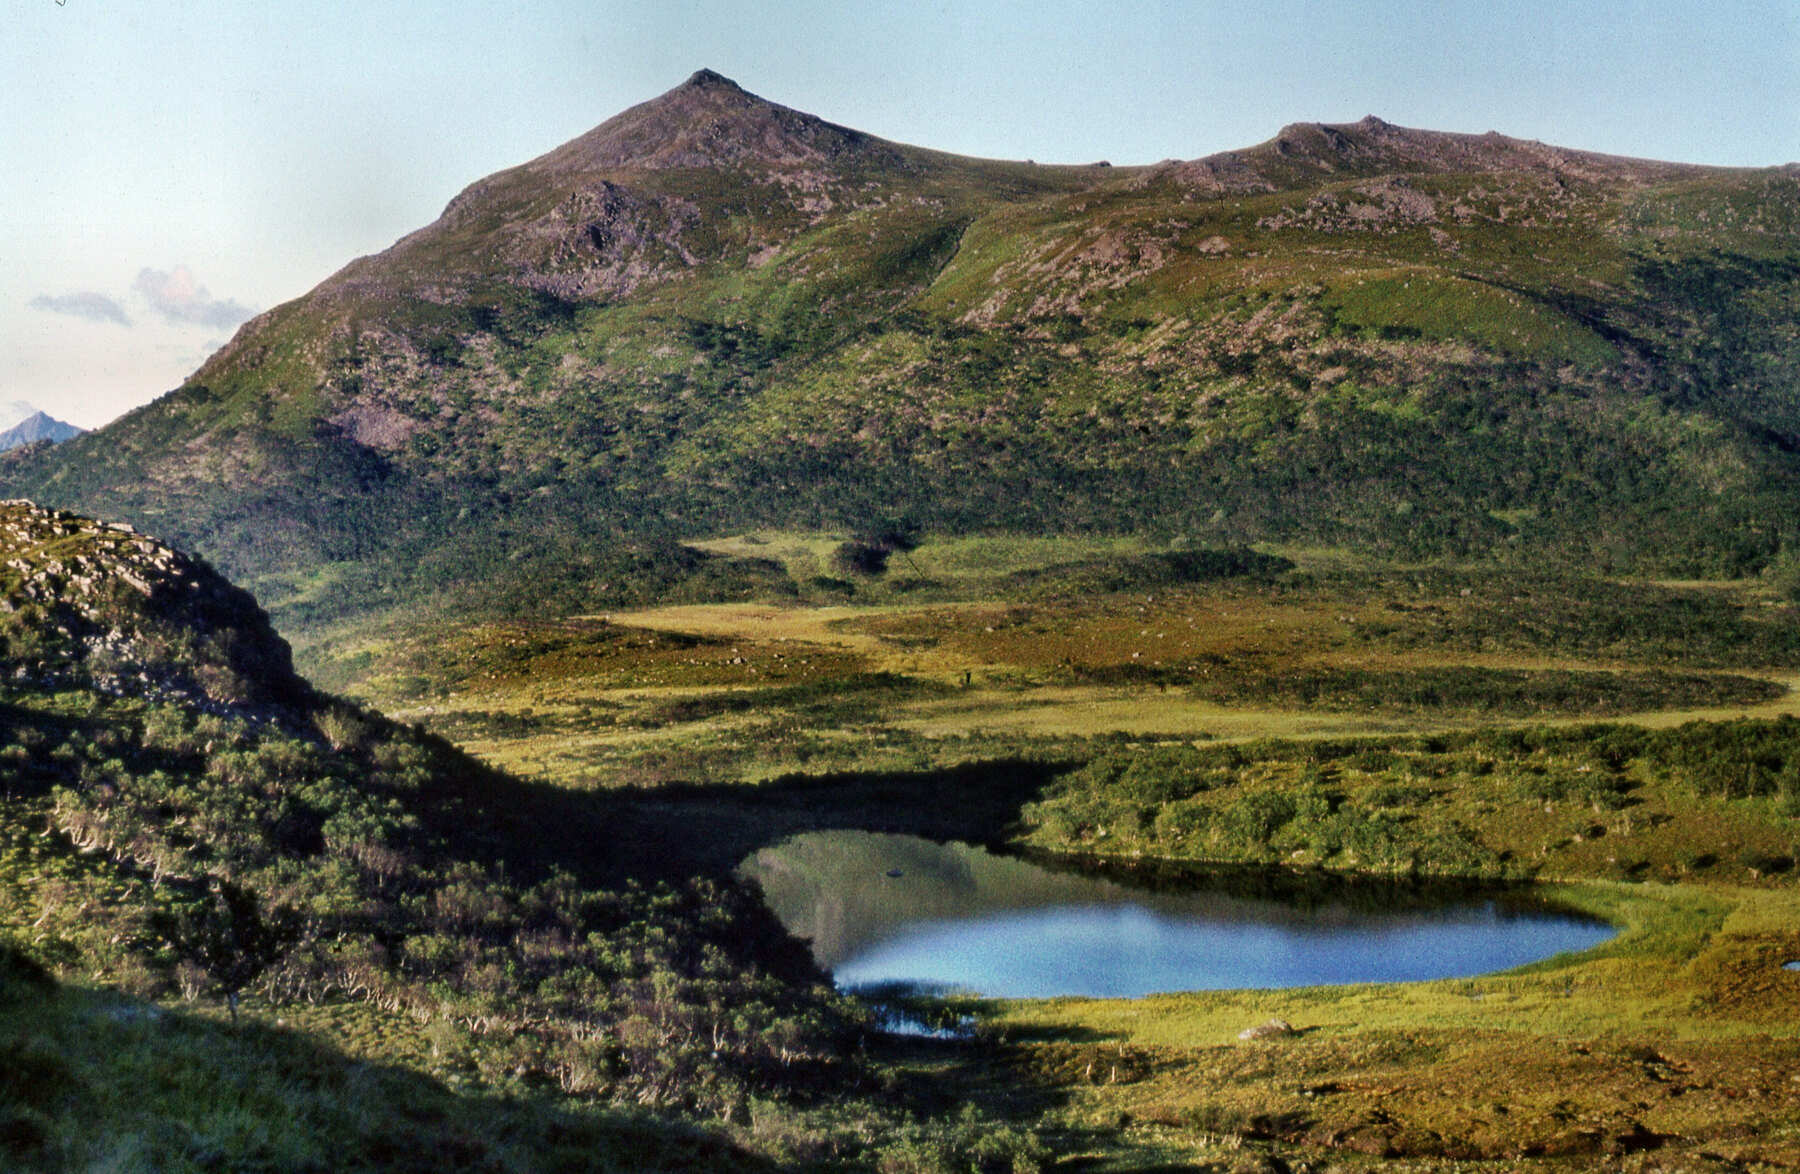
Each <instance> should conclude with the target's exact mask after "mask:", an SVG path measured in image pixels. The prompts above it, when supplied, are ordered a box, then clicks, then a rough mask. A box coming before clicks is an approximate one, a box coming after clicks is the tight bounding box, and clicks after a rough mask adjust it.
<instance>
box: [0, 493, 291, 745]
mask: <svg viewBox="0 0 1800 1174" xmlns="http://www.w3.org/2000/svg"><path fill="white" fill-rule="evenodd" d="M0 681H5V682H7V683H10V684H13V685H27V686H36V687H51V688H54V687H67V686H79V687H83V688H91V689H94V690H96V691H99V692H103V693H108V694H112V695H116V696H143V697H152V698H163V699H173V700H179V701H182V702H184V703H187V704H191V705H197V706H200V707H202V708H205V709H208V710H211V711H215V712H219V711H226V710H230V711H233V712H238V713H256V712H262V711H269V710H273V709H282V708H287V707H292V706H295V705H298V704H300V703H302V702H303V701H304V700H305V699H306V698H307V697H308V696H309V693H310V691H309V689H308V688H307V686H306V684H305V682H304V681H302V680H301V679H300V678H299V677H298V676H297V675H296V674H295V673H294V667H293V658H292V654H291V653H290V651H289V649H288V646H287V644H286V642H285V641H283V640H282V639H281V638H280V637H279V636H277V635H276V634H275V631H274V629H273V628H272V627H270V625H269V620H268V617H267V616H266V615H264V614H263V611H262V609H261V608H260V607H258V606H257V604H256V600H255V599H254V598H252V597H251V596H250V594H249V593H248V592H246V591H243V590H241V589H240V588H237V587H234V586H233V585H232V584H231V583H229V582H227V581H226V580H225V579H224V578H222V577H221V576H220V575H218V574H217V573H216V572H215V571H213V570H212V568H210V567H208V566H207V565H206V564H205V563H203V562H201V561H199V560H198V559H194V558H190V557H188V556H187V555H185V554H182V553H181V552H180V551H177V550H174V549H173V548H171V547H169V546H166V545H164V544H163V543H161V542H158V541H156V540H155V539H153V538H150V537H148V536H146V535H144V534H140V533H138V532H137V531H136V530H134V529H133V528H131V527H130V526H124V525H116V524H109V523H106V522H98V521H95V520H93V519H91V518H84V517H81V516H80V515H77V514H72V513H68V512H65V511H62V510H49V509H43V508H40V507H38V506H36V505H34V504H32V503H31V502H29V501H5V502H0Z"/></svg>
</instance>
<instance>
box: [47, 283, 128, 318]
mask: <svg viewBox="0 0 1800 1174" xmlns="http://www.w3.org/2000/svg"><path fill="white" fill-rule="evenodd" d="M28 304H29V305H30V306H31V308H32V309H34V310H45V311H48V312H49V313H52V314H67V315H69V316H70V317H73V318H85V319H87V320H88V321H89V322H116V323H118V324H119V325H120V326H130V325H131V319H130V318H128V317H126V316H125V307H123V306H121V305H119V303H117V302H115V301H113V300H112V299H111V298H109V297H107V296H106V295H105V294H103V293H95V292H94V291H92V290H82V291H80V292H79V293H72V294H39V295H38V296H37V297H35V298H32V299H31V301H30V303H28Z"/></svg>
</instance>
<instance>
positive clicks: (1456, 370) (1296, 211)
mask: <svg viewBox="0 0 1800 1174" xmlns="http://www.w3.org/2000/svg"><path fill="white" fill-rule="evenodd" d="M1797 329H1800V173H1796V172H1795V171H1794V170H1793V169H1791V168H1781V167H1772V168H1766V169H1760V170H1757V169H1738V170H1732V169H1719V168H1704V167H1696V166H1689V165H1684V164H1679V163H1660V162H1654V161H1645V160H1634V159H1625V158H1619V157H1615V156H1608V155H1603V154H1598V153H1594V152H1589V151H1582V150H1575V149H1572V148H1566V147H1559V146H1553V145H1547V144H1543V143H1536V142H1531V141H1527V140H1523V139H1517V138H1511V137H1508V136H1505V135H1501V134H1495V133H1487V134H1458V133H1448V132H1439V131H1430V130H1421V129H1416V128H1408V127H1400V126H1395V125H1392V124H1390V123H1387V122H1385V121H1382V120H1381V119H1379V118H1374V117H1370V118H1365V119H1363V120H1361V121H1359V122H1355V123H1343V124H1324V123H1305V122H1301V123H1294V124H1291V125H1289V126H1287V127H1284V128H1283V129H1281V130H1280V131H1279V132H1278V133H1277V134H1276V135H1275V137H1273V138H1272V139H1270V140H1269V141H1267V142H1265V143H1262V144H1258V145H1255V146H1250V147H1246V148H1244V149H1242V150H1239V151H1234V152H1227V153H1224V154H1218V155H1211V156H1207V157H1204V158H1198V159H1193V160H1188V161H1171V162H1168V163H1164V164H1159V165H1155V166H1148V167H1109V166H1102V165H1093V166H1069V167H1050V166H1039V165H1035V164H1032V163H1029V162H1002V161H995V160H981V159H969V158H961V157H957V156H953V155H947V154H943V153H940V152H935V151H931V150H927V149H924V148H920V147H915V146H907V145H904V144H898V143H892V142H888V141H885V140H882V139H880V138H877V137H875V136H873V135H869V134H866V133H863V132H860V131H856V130H853V129H851V128H847V127H843V126H840V125H837V124H835V123H831V122H828V121H826V120H825V119H822V118H819V117H816V116H814V115H811V114H807V113H804V112H801V111H796V110H793V109H791V108H789V107H785V106H782V105H780V104H778V103H774V102H770V101H767V100H766V99H763V98H760V97H757V96H756V95H754V94H752V93H750V92H748V91H746V90H745V89H743V88H742V87H740V86H738V85H737V84H736V83H734V82H732V81H730V80H729V79H726V78H723V77H721V76H719V75H717V74H714V73H711V72H709V71H701V72H700V73H697V74H695V75H694V76H693V77H692V78H690V79H689V80H688V81H686V82H685V83H683V84H682V85H680V86H678V87H676V88H675V89H673V90H671V91H669V92H668V93H666V94H664V95H662V96H660V97H658V98H655V99H653V100H651V101H649V102H646V103H643V104H641V105H639V106H636V107H633V108H632V109H630V110H627V111H625V112H623V113H621V114H619V115H617V116H615V117H613V118H611V119H608V120H607V121H605V122H603V123H601V124H600V125H599V126H597V127H596V128H595V129H594V130H592V131H590V132H589V133H587V134H585V135H583V136H581V137H579V138H577V139H575V140H573V141H571V142H570V143H568V144H565V145H564V146H562V147H559V148H557V149H556V150H553V151H551V152H549V153H548V154H546V155H544V156H542V157H540V158H538V159H535V160H531V161H528V162H526V163H523V164H521V165H519V166H517V167H514V168H511V169H509V170H506V171H502V172H499V173H497V174H495V175H492V176H489V177H487V178H485V179H482V180H479V181H478V182H476V183H474V184H472V185H470V186H469V187H468V188H467V189H466V190H465V191H463V192H462V193H461V194H460V195H458V196H457V197H456V198H455V199H454V200H452V201H451V202H450V204H449V206H448V207H447V208H446V209H445V210H444V213H443V215H442V216H440V217H439V218H438V219H437V220H436V221H435V222H434V223H432V224H430V225H427V226H425V227H423V228H421V229H420V230H418V231H417V232H414V233H412V234H410V235H408V236H406V237H404V238H403V239H401V240H400V241H398V242H396V243H395V244H394V245H393V246H392V247H391V248H389V249H387V250H386V251H384V252H382V253H380V254H377V255H374V256H370V257H364V258H360V259H358V260H355V261H353V262H351V263H350V264H348V265H347V266H345V268H344V269H343V270H341V271H340V272H339V273H337V274H335V275H334V276H332V277H331V278H330V279H328V280H327V281H325V282H324V283H322V284H321V285H320V286H319V287H318V288H317V289H315V290H313V291H312V292H311V293H309V294H307V295H306V296H305V297H302V298H299V299H296V300H295V301H292V302H289V303H287V304H285V305H282V306H278V307H276V308H275V309H273V310H270V311H269V312H268V313H266V314H264V315H262V316H261V317H259V318H257V319H255V320H254V321H252V322H250V323H247V324H246V325H245V326H244V327H243V328H242V329H241V330H240V331H239V333H238V335H237V336H236V337H235V338H234V339H233V340H232V341H231V342H230V343H229V344H228V345H227V346H226V347H225V348H223V349H222V350H220V351H219V352H218V353H217V354H215V355H214V356H213V357H212V358H211V359H209V360H208V361H207V363H206V364H205V365H204V366H203V367H202V368H201V369H200V370H199V371H198V372H196V373H195V374H194V376H193V377H192V378H191V379H190V380H188V381H187V383H185V384H184V385H183V386H182V387H181V388H179V389H177V390H175V391H174V392H172V393H171V394H169V395H167V396H165V397H164V398H162V399H161V400H159V401H157V402H156V403H154V404H152V405H150V406H148V407H146V408H144V409H141V410H139V411H137V412H134V413H132V414H131V415H129V416H127V417H125V418H124V419H122V420H119V421H117V422H115V423H114V424H112V425H110V426H108V427H107V428H105V429H102V430H100V431H99V432H98V433H95V434H89V435H86V436H82V437H78V438H76V439H74V440H71V441H68V442H67V443H65V444H62V445H58V446H56V447H55V448H52V449H39V450H32V451H28V452H25V453H23V454H22V455H16V456H14V457H12V458H11V459H5V458H0V486H3V487H5V488H6V489H7V490H8V491H9V492H11V493H14V494H17V495H22V496H30V497H32V498H34V499H36V500H40V501H46V502H52V503H55V504H57V505H60V506H65V507H69V508H79V509H81V510H82V511H84V512H88V513H94V514H99V515H102V516H107V517H118V518H123V519H127V520H130V521H133V522H135V523H136V524H139V525H140V526H142V527H143V528H145V529H146V530H151V531H154V532H156V533H158V534H161V535H163V536H165V537H167V538H169V539H170V540H171V541H173V542H175V543H176V544H177V545H179V546H181V547H183V548H184V549H191V550H196V551H199V552H201V553H202V554H204V555H206V556H207V557H208V558H211V559H214V560H216V561H217V562H218V563H219V565H220V566H221V567H223V568H224V569H225V570H226V571H227V572H228V573H229V574H231V575H232V576H233V577H234V578H236V579H238V580H239V581H253V582H255V583H257V585H258V590H263V591H271V592H273V593H274V594H273V595H272V596H271V602H272V604H273V605H275V606H278V607H280V606H284V603H283V598H284V592H290V589H289V588H288V587H284V586H283V585H284V584H288V585H293V586H292V588H291V593H288V594H286V596H285V597H286V598H287V599H290V600H293V601H295V605H296V606H301V603H300V601H302V600H304V601H305V602H304V606H305V607H307V608H311V609H314V610H316V609H318V608H319V607H320V606H322V604H321V603H320V599H321V598H322V597H321V596H320V595H319V593H318V592H317V591H311V592H309V591H307V590H303V589H301V588H300V587H299V585H300V584H307V583H311V584H316V583H317V582H318V581H319V579H318V576H320V575H321V574H328V575H329V576H330V577H331V582H332V584H333V590H332V592H331V593H330V594H329V597H328V598H329V600H330V601H331V606H334V607H339V608H344V609H351V610H355V609H361V608H367V607H379V606H387V605H392V604H395V603H406V602H408V601H413V600H417V599H419V598H421V597H422V596H425V595H428V594H433V593H439V592H444V591H451V592H456V591H467V590H469V589H470V587H471V585H480V586H482V587H484V588H491V590H490V591H489V595H488V598H490V599H491V600H505V601H510V602H509V604H508V605H511V604H513V603H516V601H518V600H520V599H528V600H529V599H544V598H555V599H557V600H559V601H560V602H561V603H562V604H566V605H568V606H572V607H585V606H599V605H609V604H610V603H611V602H615V601H619V600H622V599H626V598H629V597H631V593H633V592H637V593H639V594H642V593H643V592H644V591H647V590H648V591H655V592H661V591H664V590H674V589H677V588H678V587H679V586H680V584H682V583H687V582H691V581H692V580H693V577H694V576H695V575H702V576H704V575H710V574H713V573H714V570H716V568H709V567H707V566H704V565H702V564H703V563H704V560H698V561H697V560H695V558H694V557H693V556H692V554H691V552H689V553H683V551H682V548H681V547H680V545H679V541H680V540H681V539H684V538H689V537H693V536H696V535H708V534H711V535H717V534H720V533H728V532H731V531H733V530H736V529H741V528H747V527H753V526H781V527H806V528H836V529H850V530H855V529H858V528H860V527H864V526H867V525H870V524H874V523H877V522H879V521H880V520H881V519H884V518H893V517H897V516H901V515H904V516H905V517H907V518H910V519H911V520H912V521H913V522H914V523H916V524H917V525H919V526H922V527H924V528H925V529H928V530H933V531H937V532H940V533H956V532H965V531H972V530H981V531H992V530H996V529H998V530H1005V531H1013V532H1034V533H1067V532H1073V531H1087V532H1093V531H1110V532H1123V531H1130V532H1145V533H1154V534H1158V535H1163V536H1174V535H1183V536H1187V537H1190V538H1191V539H1193V540H1195V541H1197V542H1200V543H1202V544H1220V543H1245V542H1251V543H1254V542H1283V543H1306V544H1328V545H1332V546H1337V547H1345V548H1351V549H1356V550H1361V551H1365V552H1369V553H1372V554H1376V555H1378V556H1382V557H1390V556H1398V557H1405V558H1409V559H1413V558H1438V557H1446V556H1450V557H1456V558H1471V557H1473V558H1502V559H1507V560H1536V559H1545V558H1549V559H1555V560H1568V559H1571V558H1573V559H1582V560H1587V561H1590V562H1593V563H1595V564H1598V565H1600V566H1603V567H1608V568H1613V569H1616V570H1618V571H1621V572H1627V571H1629V572H1633V573H1658V574H1676V575H1681V576H1705V575H1727V576H1736V575H1744V574H1750V573H1755V572H1757V571H1758V570H1760V569H1761V568H1763V567H1766V566H1768V565H1770V564H1771V563H1772V562H1774V561H1776V560H1777V559H1779V558H1782V557H1785V556H1786V554H1791V553H1792V550H1791V549H1790V548H1792V549H1800V533H1797V532H1795V530H1794V526H1793V523H1792V521H1791V519H1792V518H1794V517H1795V516H1800V393H1796V391H1795V389H1796V388H1797V387H1800V348H1796V347H1795V346H1794V343H1793V340H1794V338H1795V332H1796V330H1797ZM715 577H716V576H715ZM646 585H651V586H646ZM693 590H695V591H696V592H698V591H699V590H700V588H693Z"/></svg>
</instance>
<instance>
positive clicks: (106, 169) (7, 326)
mask: <svg viewBox="0 0 1800 1174" xmlns="http://www.w3.org/2000/svg"><path fill="white" fill-rule="evenodd" d="M0 11H4V13H5V17H4V25H3V26H0V86H3V90H0V92H3V93H4V94H5V95H6V98H5V114H4V116H3V117H0V208H3V209H4V212H5V215H4V216H3V217H0V258H4V262H3V265H0V402H6V401H11V400H15V399H26V400H30V401H31V402H33V403H35V404H36V405H38V406H39V407H42V408H44V409H46V410H48V411H50V412H51V413H52V414H53V415H56V416H60V417H62V418H65V419H68V420H71V421H73V422H75V423H78V424H83V425H95V424H99V423H102V422H104V421H105V420H107V419H109V418H111V417H112V416H114V415H116V414H117V413H119V412H121V411H123V410H125V409H127V408H129V407H131V406H133V405H135V404H138V403H142V402H145V401H147V400H149V399H150V398H152V397H154V396H155V395H157V394H160V393H161V392H163V391H166V390H167V389H169V388H171V387H174V386H175V385H176V384H178V383H179V382H180V381H181V379H182V378H183V377H184V376H185V375H186V374H187V373H188V372H190V371H191V370H192V369H193V368H194V367H195V366H197V365H198V364H199V362H200V361H201V360H202V359H203V358H204V357H205V355H206V354H207V353H208V352H209V351H210V349H212V348H213V347H215V346H217V345H218V344H219V343H220V342H222V341H223V340H224V339H225V338H226V337H228V336H229V334H230V331H231V329H232V325H233V323H234V322H235V321H236V319H237V318H238V317H240V316H241V315H242V314H244V313H246V312H248V311H249V310H253V309H254V310H260V309H264V308H267V307H268V306H270V305H273V304H275V303H277V302H280V301H284V300H286V299H288V298H292V297H295V296H298V295H299V294H301V293H304V292H305V291H306V290H307V289H309V288H310V287H311V286H313V285H314V284H315V283H317V282H318V281H319V280H321V279H322V278H324V277H325V276H327V275H328V274H330V273H331V272H332V271H333V270H335V269H337V268H338V267H339V266H340V265H342V264H343V263H344V262H345V261H347V260H349V259H350V258H352V257H354V256H357V255H360V254H363V253H369V252H373V251H376V250H379V249H381V248H385V247H386V246H387V245H388V244H390V243H391V242H392V241H393V240H394V239H395V238H397V237H399V236H401V235H402V234H404V233H406V232H408V231H410V230H412V229H414V228H417V227H419V226H420V225H422V224H425V223H427V222H428V221H430V220H431V219H433V218H434V217H435V216H436V215H437V214H438V212H439V211H440V210H441V209H442V207H443V205H444V203H445V202H446V201H447V200H448V199H449V198H450V197H451V196H453V195H454V194H455V193H456V192H457V191H458V190H460V189H461V188H462V187H463V186H464V185H465V184H467V183H469V182H470V181H472V180H474V179H477V178H479V177H480V176H482V175H485V174H487V173H489V172H492V171H495V170H497V169H499V168H501V167H505V166H509V165H511V164H514V163H518V162H521V161H523V160H525V159H528V158H530V157H532V156H534V155H537V154H540V153H542V152H543V151H546V150H548V149H549V148H551V147H553V146H555V145H557V144H558V143H561V142H563V141H565V140H567V139H569V138H571V137H573V136H575V135H577V134H579V133H581V132H582V131H584V130H586V129H588V128H589V127H591V126H593V125H594V124H596V123H598V122H600V121H602V120H604V119H605V118H607V117H609V116H610V115H612V114H614V113H616V112H618V111H619V110H621V109H623V108H624V107H626V106H628V105H631V104H632V103H634V102H639V101H642V100H644V99H646V98H649V97H653V96H654V95H656V94H658V93H660V92H662V91H663V90H666V89H668V88H670V87H671V86H674V85H677V84H679V83H680V82H681V81H682V80H683V79H684V78H685V77H687V75H688V74H689V73H691V72H693V71H694V70H695V69H698V68H701V67H703V66H704V67H708V68H712V69H716V70H718V71H720V72H722V73H724V74H726V75H728V76H730V77H732V78H734V79H736V80H737V81H738V82H739V83H740V84H741V85H743V86H744V87H745V88H747V89H749V90H752V91H754V92H756V93H759V94H762V95H763V96H764V97H767V98H770V99H773V100H775V101H778V102H782V103H785V104H787V105H790V106H795V107H798V108H800V109H802V110H807V111H810V112H812V113H816V114H819V115H822V116H824V117H826V118H830V119H832V120H833V121H836V122H841V123H846V124H848V125H851V126H855V127H858V128H860V129H863V130H867V131H871V132H873V133H875V134H879V135H883V136H885V137H888V138H892V139H898V140H901V141H905V142H912V143H919V144H922V145H926V146H931V147H937V148H940V149H943V150H949V151H957V152H963V153H968V154H976V155H988V156H1000V157H1009V158H1035V159H1038V160H1040V161H1045V162H1050V161H1058V162H1086V161H1091V160H1094V159H1100V158H1106V159H1111V160H1112V161H1113V162H1115V163H1144V162H1152V161H1154V160H1157V159H1162V158H1168V157H1179V158H1192V157H1195V156H1199V155H1204V154H1207V153H1210V152H1212V151H1218V150H1224V149H1228V148H1232V147H1240V146H1247V145H1249V144H1251V143H1255V142H1259V141H1261V140H1263V139H1266V138H1268V137H1270V136H1271V135H1272V134H1273V133H1274V132H1275V131H1276V130H1277V129H1278V128H1279V127H1280V126H1281V125H1282V124H1283V123H1287V122H1293V121H1297V120H1319V121H1349V120H1354V119H1356V118H1360V117H1361V116H1363V115H1364V114H1371V113H1372V114H1378V115H1380V116H1381V117H1383V118H1385V119H1387V120H1388V121H1390V122H1397V123H1400V124H1402V125H1408V126H1424V127H1431V128H1434V129H1442V130H1459V131H1485V130H1489V129H1493V130H1500V131H1504V132H1506V133H1508V134H1513V135H1518V136H1521V137H1525V138H1536V139H1543V140H1545V141H1547V142H1554V143H1560V144H1563V145H1567V146H1574V147H1583V148H1588V149H1592V150H1599V151H1608V152H1614V153H1618V154H1629V155H1641V156H1648V157H1653V158H1663V159H1678V160H1683V161H1688V162H1697V163H1715V164H1726V165H1750V166H1761V165H1767V164H1774V163H1782V162H1788V161H1791V160H1796V159H1800V2H1796V0H1772V2H1764V0H1742V2H1716V3H1699V2H1694V0H1662V2H1654V0H1638V2H1629V0H1628V2H1623V3H1613V4H1601V3H1556V2H1549V3H1522V2H1514V3H1507V2H1505V0H1482V2H1472V0H1471V2H1464V0H1451V2H1447V3H1438V4H1431V3H1427V2H1424V0H1413V2H1411V3H1387V2H1377V0H1369V2H1364V3H1354V2H1351V0H1321V2H1318V3H1296V2H1292V0H1261V2H1246V0H1236V2H1233V3H1213V2H1210V0H1190V2H1187V3H1177V2H1174V0H1034V2H1031V3H1025V2H1012V0H962V2H960V3H925V4H890V3H872V2H871V3H858V2H857V0H834V2H829V0H797V2H794V3H788V4H781V5H772V4H747V3H727V2H725V0H674V2H670V3H655V2H654V0H635V2H633V3H614V2H611V0H601V2H589V3H566V2H556V0H546V2H541V3H533V2H532V0H508V2H496V0H484V2H476V0H467V2H461V3H442V4H432V3H427V2H419V3H386V2H381V0H365V2H361V3H333V2H319V3H308V4H280V3H275V2H273V0H256V2H240V0H214V2H210V3H209V2H206V0H190V2H188V3H183V4H179V5H177V4H172V3H160V2H157V0H141V2H138V3H117V2H114V3H103V2H101V0H66V3H62V4H58V3H56V2H55V0H5V6H4V8H3V9H0Z"/></svg>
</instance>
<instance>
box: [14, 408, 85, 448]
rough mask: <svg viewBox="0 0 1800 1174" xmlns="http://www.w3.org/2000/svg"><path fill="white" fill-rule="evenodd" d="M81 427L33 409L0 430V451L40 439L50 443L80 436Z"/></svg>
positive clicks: (33, 442)
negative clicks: (22, 417) (17, 420)
mask: <svg viewBox="0 0 1800 1174" xmlns="http://www.w3.org/2000/svg"><path fill="white" fill-rule="evenodd" d="M82 431H83V430H82V429H80V428H77V427H75V425H73V424H65V423H63V422H62V421H61V420H58V419H56V418H55V417H54V416H51V415H49V414H48V413H46V412H38V411H33V412H32V413H31V415H29V416H26V417H25V418H24V419H22V420H20V421H19V422H18V423H17V424H14V425H12V426H11V427H10V428H8V429H6V430H5V431H4V432H0V452H5V451H7V450H8V449H14V448H18V447H19V446H20V445H25V444H35V443H36V442H38V441H40V440H48V441H49V442H50V443H52V444H57V443H60V442H62V441H64V440H69V439H71V438H73V437H76V436H80V435H81V433H82Z"/></svg>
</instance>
